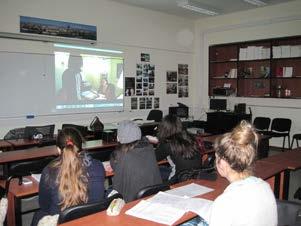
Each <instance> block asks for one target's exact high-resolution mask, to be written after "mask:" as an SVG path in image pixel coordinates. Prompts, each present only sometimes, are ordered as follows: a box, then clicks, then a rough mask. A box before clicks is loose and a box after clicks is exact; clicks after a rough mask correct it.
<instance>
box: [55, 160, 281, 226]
mask: <svg viewBox="0 0 301 226" xmlns="http://www.w3.org/2000/svg"><path fill="white" fill-rule="evenodd" d="M274 165H275V166H274ZM267 169H269V170H267ZM280 169H282V168H281V167H278V166H276V164H273V163H266V162H263V161H261V160H259V161H258V162H257V164H256V167H255V175H256V176H258V177H261V178H262V179H265V180H266V179H267V180H268V179H270V178H272V177H275V176H276V175H278V174H279V173H280V172H281V170H280ZM189 183H196V184H199V185H202V186H206V187H209V188H212V189H214V190H213V191H211V192H209V193H206V194H203V195H200V196H197V197H199V198H205V199H209V200H214V199H215V198H216V197H218V196H219V195H221V194H222V193H223V191H224V190H225V188H226V187H227V186H228V185H229V182H228V181H227V180H226V179H225V178H222V177H221V176H218V177H217V179H216V180H214V181H210V180H203V179H195V180H189V181H185V182H182V183H179V184H176V185H174V186H173V187H172V188H175V187H179V186H183V185H186V184H189ZM139 201H140V200H135V201H133V202H130V203H127V204H126V205H125V206H124V208H123V209H122V211H121V213H120V214H119V215H118V216H115V217H110V216H107V214H106V211H102V212H99V213H96V214H92V215H89V216H86V217H82V218H79V219H76V220H73V221H70V222H67V223H64V224H61V226H79V225H89V226H97V225H99V222H101V225H102V226H111V225H128V226H135V225H143V226H154V225H161V224H159V223H156V222H152V221H148V220H144V219H140V218H137V217H133V216H130V215H126V214H125V212H126V211H127V210H128V209H130V208H132V207H133V206H135V205H136V204H137V203H138V202H139ZM195 216H196V214H194V213H192V212H188V213H185V214H184V216H183V217H181V218H180V219H179V220H178V221H177V222H176V223H175V225H177V224H180V223H183V222H185V221H187V220H189V219H191V218H193V217H195Z"/></svg>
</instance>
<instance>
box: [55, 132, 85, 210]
mask: <svg viewBox="0 0 301 226" xmlns="http://www.w3.org/2000/svg"><path fill="white" fill-rule="evenodd" d="M57 146H58V147H59V148H60V149H61V151H62V154H61V158H60V161H59V162H58V164H57V165H58V168H59V172H58V177H57V183H58V187H59V188H58V190H59V194H60V198H61V202H60V206H61V210H64V209H66V208H67V207H70V206H74V205H78V204H82V203H86V202H87V201H88V197H87V177H86V176H85V172H84V171H85V169H84V168H83V163H82V159H81V158H80V156H79V152H80V151H81V148H82V139H81V136H80V135H79V134H78V132H77V131H76V130H74V129H72V128H66V129H64V130H63V131H62V132H61V133H60V134H59V136H58V140H57Z"/></svg>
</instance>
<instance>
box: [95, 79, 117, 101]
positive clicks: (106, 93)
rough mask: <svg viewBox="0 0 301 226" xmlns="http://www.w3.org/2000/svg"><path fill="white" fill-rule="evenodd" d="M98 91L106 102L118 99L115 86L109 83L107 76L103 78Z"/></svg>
mask: <svg viewBox="0 0 301 226" xmlns="http://www.w3.org/2000/svg"><path fill="white" fill-rule="evenodd" d="M98 91H99V95H100V97H101V98H102V99H105V100H114V99H116V93H115V86H114V85H113V84H112V83H109V82H108V79H107V77H106V76H101V80H100V86H99V90H98Z"/></svg>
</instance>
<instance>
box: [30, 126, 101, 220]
mask: <svg viewBox="0 0 301 226" xmlns="http://www.w3.org/2000/svg"><path fill="white" fill-rule="evenodd" d="M82 143H83V140H82V137H81V135H80V133H79V132H78V131H77V130H76V129H74V128H65V129H63V130H62V131H61V132H60V133H59V134H58V137H57V148H58V151H59V153H60V156H59V157H58V158H57V159H56V160H54V161H53V162H51V163H50V164H49V165H48V166H46V167H45V169H44V170H43V172H42V176H41V180H40V187H39V204H40V210H39V211H38V212H36V213H35V216H34V218H33V221H32V225H37V224H38V222H39V220H40V219H41V218H42V217H44V216H46V215H55V214H59V213H60V212H61V211H63V210H65V209H66V208H68V207H71V206H75V205H79V204H84V203H88V202H97V201H101V200H102V199H104V175H105V173H104V167H103V165H102V163H101V162H100V161H97V160H94V159H92V158H91V157H89V156H88V155H86V154H85V153H84V152H83V151H82Z"/></svg>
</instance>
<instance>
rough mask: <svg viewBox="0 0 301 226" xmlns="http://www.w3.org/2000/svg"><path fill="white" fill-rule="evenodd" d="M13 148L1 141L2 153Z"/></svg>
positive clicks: (0, 148) (0, 149)
mask: <svg viewBox="0 0 301 226" xmlns="http://www.w3.org/2000/svg"><path fill="white" fill-rule="evenodd" d="M12 148H13V146H12V145H11V144H10V143H9V142H7V141H6V140H0V151H6V150H10V149H12Z"/></svg>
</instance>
